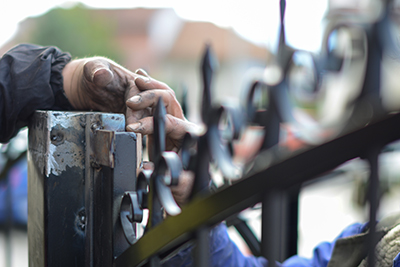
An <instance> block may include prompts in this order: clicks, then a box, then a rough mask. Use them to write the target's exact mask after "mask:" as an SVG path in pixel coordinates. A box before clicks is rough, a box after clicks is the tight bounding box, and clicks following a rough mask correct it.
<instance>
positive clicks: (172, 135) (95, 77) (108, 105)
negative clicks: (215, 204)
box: [0, 44, 400, 267]
mask: <svg viewBox="0 0 400 267" xmlns="http://www.w3.org/2000/svg"><path fill="white" fill-rule="evenodd" d="M159 97H162V99H163V100H164V103H165V105H166V111H167V113H168V114H167V116H166V133H167V140H166V141H167V142H166V148H167V150H171V151H176V152H177V151H179V148H180V144H181V141H182V138H183V136H184V134H185V133H186V132H187V131H188V130H193V129H195V128H197V126H196V125H195V124H193V123H191V122H190V121H188V120H187V119H186V118H185V116H184V114H183V112H182V108H181V106H180V104H179V102H178V101H177V99H176V97H175V94H174V92H173V90H172V89H171V88H170V87H169V86H168V85H166V84H165V83H162V82H160V81H157V80H155V79H153V78H151V77H150V76H149V75H148V74H147V73H146V72H145V71H143V70H141V69H139V70H137V71H136V72H131V71H130V70H127V69H125V68H123V67H122V66H120V65H118V64H117V63H115V62H113V61H111V60H109V59H107V58H103V57H93V58H85V59H75V60H71V56H70V55H69V54H68V53H65V52H62V51H61V50H59V49H58V48H57V47H41V46H37V45H32V44H22V45H18V46H16V47H14V48H12V49H11V50H10V51H8V52H6V53H5V54H4V55H3V56H2V58H1V59H0V129H1V131H0V142H1V143H4V142H8V141H9V140H10V139H11V138H12V137H13V136H15V135H16V133H17V132H18V131H19V129H20V128H22V127H24V126H27V125H28V122H29V118H30V116H31V115H32V114H33V112H34V111H35V110H37V109H47V110H98V111H104V112H119V113H124V114H125V115H126V125H127V126H126V130H127V131H134V132H137V133H142V134H144V135H151V134H152V133H153V120H152V117H151V114H152V113H151V110H152V108H153V107H154V106H155V104H156V103H157V100H158V99H159ZM190 177H191V176H190V175H188V176H186V179H182V182H180V184H179V185H178V186H177V187H175V188H173V193H174V196H175V198H176V199H177V202H178V203H179V204H181V205H182V204H184V203H185V201H186V200H187V197H188V194H189V191H190V190H189V189H190V187H191V183H192V180H191V178H190ZM397 219H398V217H394V218H389V219H387V220H383V221H382V222H381V223H380V225H378V232H379V233H381V240H380V241H379V243H378V245H377V250H376V253H377V262H378V264H379V265H378V266H395V267H400V264H399V259H398V258H399V256H398V255H397V254H398V252H399V251H400V245H399V244H400V241H399V242H398V241H397V240H400V238H399V237H400V227H399V224H398V220H397ZM367 231H368V224H354V225H351V226H349V227H348V228H346V229H345V230H344V231H343V232H342V233H341V234H340V235H339V236H338V238H337V239H335V240H334V241H333V242H331V243H328V242H326V243H321V244H320V245H318V246H317V247H316V248H315V250H314V254H313V257H312V258H310V259H306V258H302V257H299V256H293V257H291V258H289V259H287V260H286V261H284V262H283V263H279V264H278V266H299V267H301V266H313V267H317V266H328V265H329V267H335V266H365V265H366V262H365V257H366V255H365V252H364V251H363V248H362V245H363V244H364V243H365V242H364V241H365V236H366V233H367ZM398 246H399V247H398ZM191 250H192V248H191V247H188V248H186V249H183V250H181V251H179V252H178V253H177V254H176V255H174V256H173V257H172V258H170V259H169V260H167V261H166V262H164V263H163V266H165V267H169V266H174V267H176V266H193V259H192V253H191ZM210 256H211V257H210V258H211V259H210V266H213V267H217V266H238V267H242V266H254V267H258V266H268V260H267V259H265V258H263V257H254V256H245V255H243V254H242V253H241V252H240V250H239V249H238V247H237V246H236V245H235V243H234V242H233V241H232V240H231V239H230V238H229V236H228V233H227V229H226V226H225V225H224V224H223V223H220V224H218V225H216V226H215V227H214V228H213V229H212V230H211V231H210Z"/></svg>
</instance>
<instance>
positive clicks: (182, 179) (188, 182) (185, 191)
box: [143, 161, 194, 206]
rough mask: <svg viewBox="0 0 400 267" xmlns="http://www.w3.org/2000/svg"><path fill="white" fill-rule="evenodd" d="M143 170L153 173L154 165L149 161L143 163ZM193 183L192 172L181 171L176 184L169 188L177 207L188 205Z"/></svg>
mask: <svg viewBox="0 0 400 267" xmlns="http://www.w3.org/2000/svg"><path fill="white" fill-rule="evenodd" d="M143 169H144V170H151V171H153V170H154V164H153V163H152V162H149V161H146V162H143ZM193 183H194V173H193V172H192V171H185V170H183V171H182V172H181V174H180V175H179V181H178V184H177V185H172V186H170V188H171V193H172V195H173V196H174V199H175V201H176V203H177V204H178V205H179V206H182V205H184V204H186V203H188V201H189V197H190V193H191V192H192V188H193Z"/></svg>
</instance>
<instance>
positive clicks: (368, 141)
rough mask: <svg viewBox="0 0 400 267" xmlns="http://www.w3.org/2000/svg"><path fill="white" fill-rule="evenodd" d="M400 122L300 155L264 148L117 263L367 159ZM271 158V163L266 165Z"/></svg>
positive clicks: (398, 132) (135, 261)
mask: <svg viewBox="0 0 400 267" xmlns="http://www.w3.org/2000/svg"><path fill="white" fill-rule="evenodd" d="M399 125H400V114H395V115H390V116H387V117H386V118H384V119H382V120H381V121H379V122H375V123H371V124H370V125H367V126H365V127H363V128H361V129H359V130H356V131H354V132H351V133H348V134H346V135H344V136H341V137H338V138H336V139H334V140H331V141H329V142H326V143H324V144H321V145H319V146H316V147H309V148H307V149H304V150H302V151H299V152H298V153H293V152H292V153H278V151H277V150H276V149H272V150H271V151H265V152H262V153H260V155H259V156H258V157H257V158H256V159H255V161H254V167H253V169H252V170H251V171H250V172H249V173H248V174H247V175H245V177H244V179H242V180H240V181H238V182H237V183H235V184H233V185H232V186H230V187H227V188H224V189H222V190H221V191H218V192H216V193H213V194H210V195H206V196H201V197H197V198H194V199H193V201H192V202H190V203H189V204H188V205H187V206H185V207H183V208H182V213H181V214H179V215H177V216H174V217H168V218H166V219H165V221H164V222H162V223H161V224H159V225H157V226H156V227H154V228H153V229H151V230H150V231H149V232H147V233H146V234H145V235H144V236H143V237H142V238H141V239H139V240H138V241H137V242H136V243H135V244H133V245H132V246H131V247H130V248H129V249H127V250H126V251H125V252H124V253H123V254H121V255H120V256H119V257H118V258H116V259H115V262H114V266H141V265H142V264H144V263H145V262H146V260H147V259H149V258H150V257H151V256H154V255H162V254H163V253H166V252H168V251H170V250H171V249H174V248H176V247H178V246H180V245H182V244H184V243H185V242H187V241H189V240H190V239H191V238H192V237H193V233H194V232H195V231H196V230H197V229H198V228H200V227H202V226H212V225H215V224H217V223H219V222H221V221H223V220H225V219H226V218H228V217H229V216H231V215H233V214H235V213H237V212H240V211H242V210H244V209H246V208H248V207H251V206H253V205H255V204H256V203H258V202H260V201H261V200H262V195H264V194H268V191H271V190H275V189H285V188H288V187H290V186H292V185H297V184H300V183H303V182H306V181H309V180H312V179H314V178H315V177H316V176H317V175H320V174H322V173H324V172H326V171H327V170H330V169H334V168H335V167H337V166H339V165H340V164H342V163H344V162H346V161H348V160H351V159H354V158H357V157H365V156H366V153H368V151H367V148H368V147H370V146H371V145H377V146H383V145H386V144H389V143H391V142H393V141H395V140H397V139H400V127H399ZM271 158H272V160H273V161H272V163H271V164H270V165H269V166H265V163H266V162H269V161H270V160H271ZM257 166H259V167H257Z"/></svg>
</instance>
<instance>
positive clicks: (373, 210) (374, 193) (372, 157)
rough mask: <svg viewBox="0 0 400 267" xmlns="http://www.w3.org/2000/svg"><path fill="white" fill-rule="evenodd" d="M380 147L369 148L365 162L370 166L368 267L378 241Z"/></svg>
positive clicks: (373, 257)
mask: <svg viewBox="0 0 400 267" xmlns="http://www.w3.org/2000/svg"><path fill="white" fill-rule="evenodd" d="M380 150H381V149H380V147H371V148H370V150H369V151H368V155H367V160H368V163H369V166H370V176H369V187H368V200H369V235H368V242H367V251H368V266H369V267H373V266H375V261H376V257H375V246H376V243H377V241H378V239H377V235H376V234H375V233H376V225H377V221H376V220H377V212H378V208H379V191H380V190H379V174H378V173H379V164H378V158H379V153H380Z"/></svg>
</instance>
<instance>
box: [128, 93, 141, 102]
mask: <svg viewBox="0 0 400 267" xmlns="http://www.w3.org/2000/svg"><path fill="white" fill-rule="evenodd" d="M140 100H142V97H141V96H139V95H135V96H132V97H131V98H129V99H128V101H129V102H133V103H138V102H140Z"/></svg>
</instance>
